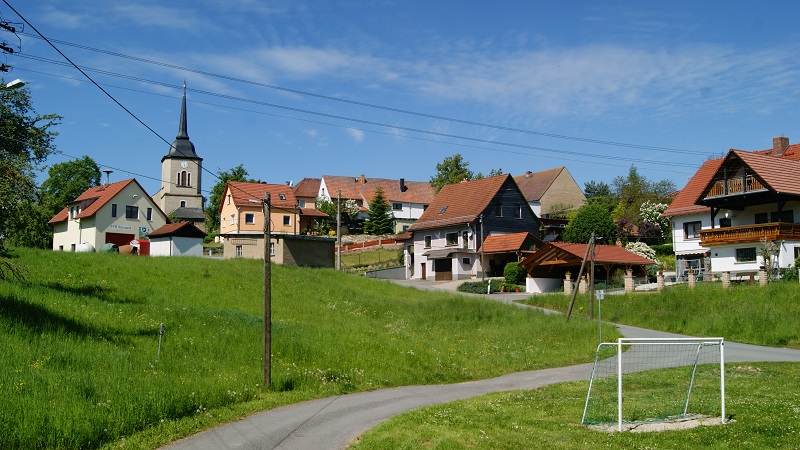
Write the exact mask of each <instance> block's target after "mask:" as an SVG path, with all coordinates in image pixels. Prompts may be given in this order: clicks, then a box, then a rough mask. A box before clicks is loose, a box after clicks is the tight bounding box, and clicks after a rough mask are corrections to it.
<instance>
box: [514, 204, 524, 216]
mask: <svg viewBox="0 0 800 450" xmlns="http://www.w3.org/2000/svg"><path fill="white" fill-rule="evenodd" d="M515 218H516V219H522V205H517V215H516V216H515Z"/></svg>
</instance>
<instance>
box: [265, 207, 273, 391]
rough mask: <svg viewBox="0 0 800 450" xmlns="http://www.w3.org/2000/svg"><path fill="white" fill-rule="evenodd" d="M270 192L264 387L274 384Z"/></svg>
mask: <svg viewBox="0 0 800 450" xmlns="http://www.w3.org/2000/svg"><path fill="white" fill-rule="evenodd" d="M269 200H270V199H269V192H265V193H264V199H263V211H264V387H265V388H269V386H270V384H272V280H271V278H272V274H271V271H270V264H271V260H270V251H269V247H270V231H269V222H270V217H269V210H270V201H269Z"/></svg>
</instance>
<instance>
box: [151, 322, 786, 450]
mask: <svg viewBox="0 0 800 450" xmlns="http://www.w3.org/2000/svg"><path fill="white" fill-rule="evenodd" d="M617 327H618V328H619V329H620V332H621V333H622V334H623V335H624V336H626V337H685V336H682V335H678V334H672V333H662V332H658V331H652V330H646V329H643V328H636V327H631V326H627V325H617ZM725 361H726V363H730V362H760V361H764V362H779V361H789V362H800V350H790V349H782V348H771V347H759V346H756V345H747V344H739V343H733V342H726V343H725ZM591 370H592V365H591V364H590V363H588V364H578V365H574V366H568V367H558V368H553V369H543V370H534V371H530V372H519V373H513V374H509V375H504V376H501V377H497V378H490V379H487V380H479V381H470V382H465V383H458V384H448V385H432V386H403V387H397V388H391V389H381V390H377V391H370V392H360V393H355V394H347V395H339V396H335V397H328V398H323V399H319V400H311V401H307V402H303V403H298V404H294V405H287V406H282V407H280V408H275V409H270V410H267V411H263V412H260V413H257V414H253V415H251V416H248V417H247V418H244V419H242V420H239V421H236V422H232V423H228V424H225V425H221V426H218V427H215V428H212V429H209V430H206V431H203V432H200V433H198V434H195V435H192V436H189V437H186V438H184V439H181V440H178V441H175V442H173V443H172V444H170V445H168V446H166V447H162V448H163V449H169V450H177V449H203V450H205V449H208V450H211V449H214V450H217V449H283V450H306V449H310V448H345V447H347V446H348V444H350V443H351V442H352V441H353V440H354V439H355V438H357V437H358V436H359V435H361V434H362V433H364V432H365V431H367V430H369V429H371V428H373V427H374V426H376V425H378V424H379V423H381V422H383V421H385V420H387V419H390V418H392V417H394V416H396V415H398V414H400V413H403V412H406V411H410V410H413V409H417V408H420V407H423V406H428V405H433V404H438V403H446V402H451V401H454V400H461V399H465V398H470V397H477V396H480V395H484V394H488V393H491V392H502V391H510V390H517V389H536V388H539V387H542V386H547V385H549V384H554V383H561V382H567V381H579V380H588V379H589V376H590V374H591Z"/></svg>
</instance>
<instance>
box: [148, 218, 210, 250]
mask: <svg viewBox="0 0 800 450" xmlns="http://www.w3.org/2000/svg"><path fill="white" fill-rule="evenodd" d="M147 237H148V239H149V240H150V256H203V238H205V237H206V233H205V232H204V231H203V230H201V229H199V228H197V226H195V225H194V224H193V223H191V222H176V223H168V224H166V225H164V226H163V227H161V228H158V229H156V230H154V231H153V232H152V233H150V234H149V235H148V236H147Z"/></svg>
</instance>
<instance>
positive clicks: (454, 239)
mask: <svg viewBox="0 0 800 450" xmlns="http://www.w3.org/2000/svg"><path fill="white" fill-rule="evenodd" d="M444 240H445V245H447V246H448V247H450V246H454V245H458V233H447V234H445V235H444Z"/></svg>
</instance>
